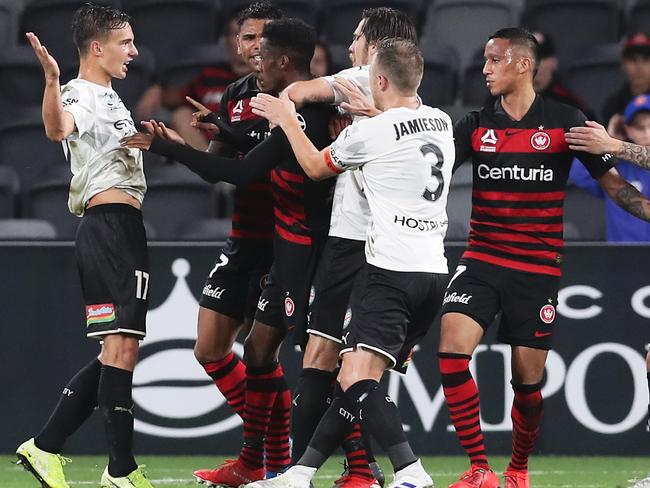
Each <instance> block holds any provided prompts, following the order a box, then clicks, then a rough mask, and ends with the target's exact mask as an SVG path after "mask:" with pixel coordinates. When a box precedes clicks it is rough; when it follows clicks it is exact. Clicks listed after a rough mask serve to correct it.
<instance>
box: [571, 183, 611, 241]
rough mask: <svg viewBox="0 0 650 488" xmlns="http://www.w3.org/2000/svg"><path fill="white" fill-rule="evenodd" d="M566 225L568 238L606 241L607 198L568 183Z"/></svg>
mask: <svg viewBox="0 0 650 488" xmlns="http://www.w3.org/2000/svg"><path fill="white" fill-rule="evenodd" d="M564 225H565V236H564V238H565V239H566V240H575V241H604V240H605V239H606V231H605V227H606V225H605V200H604V199H602V198H596V197H594V196H592V195H590V194H589V193H587V192H586V191H584V190H582V189H580V188H578V187H577V186H575V185H568V186H567V187H566V197H565V199H564Z"/></svg>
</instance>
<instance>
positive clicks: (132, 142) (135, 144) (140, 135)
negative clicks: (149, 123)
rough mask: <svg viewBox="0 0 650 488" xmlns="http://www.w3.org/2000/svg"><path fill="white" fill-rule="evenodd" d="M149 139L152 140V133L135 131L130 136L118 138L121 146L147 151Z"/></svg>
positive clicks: (149, 145) (149, 144)
mask: <svg viewBox="0 0 650 488" xmlns="http://www.w3.org/2000/svg"><path fill="white" fill-rule="evenodd" d="M151 141H153V134H145V133H144V132H137V133H135V134H133V135H132V136H126V137H123V138H122V139H120V145H121V146H122V147H128V148H132V149H141V150H143V151H148V150H149V148H150V147H151Z"/></svg>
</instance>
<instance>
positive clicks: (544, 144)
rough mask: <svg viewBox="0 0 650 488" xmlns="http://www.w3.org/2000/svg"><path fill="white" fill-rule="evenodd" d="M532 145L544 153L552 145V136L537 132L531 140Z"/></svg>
mask: <svg viewBox="0 0 650 488" xmlns="http://www.w3.org/2000/svg"><path fill="white" fill-rule="evenodd" d="M530 145H531V146H533V148H534V149H537V150H538V151H543V150H544V149H546V148H548V146H550V145H551V136H549V135H548V134H547V133H546V132H542V131H538V132H535V133H534V134H533V135H532V137H531V138H530Z"/></svg>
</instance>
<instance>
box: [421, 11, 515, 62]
mask: <svg viewBox="0 0 650 488" xmlns="http://www.w3.org/2000/svg"><path fill="white" fill-rule="evenodd" d="M519 4H520V2H519V1H517V0H436V1H435V2H432V3H431V4H430V6H429V9H428V11H427V14H426V20H425V23H424V27H423V28H422V36H421V40H420V45H421V47H422V50H423V51H427V50H428V49H429V46H437V45H439V44H452V45H453V46H454V47H455V48H456V50H457V51H458V54H459V55H460V61H461V66H465V65H466V64H467V63H468V62H469V60H470V59H471V57H472V56H473V54H474V53H475V52H476V50H477V49H478V48H481V47H482V46H483V45H484V44H485V41H486V40H487V38H488V36H489V35H490V34H492V33H493V32H494V31H496V30H497V29H500V28H502V27H507V26H514V25H518V24H519V14H520V5H519Z"/></svg>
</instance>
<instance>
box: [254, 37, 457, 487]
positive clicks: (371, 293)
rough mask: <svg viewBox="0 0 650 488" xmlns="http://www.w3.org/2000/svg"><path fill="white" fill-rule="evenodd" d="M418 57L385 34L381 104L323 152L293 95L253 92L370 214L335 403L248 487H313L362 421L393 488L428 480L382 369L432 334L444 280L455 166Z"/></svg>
mask: <svg viewBox="0 0 650 488" xmlns="http://www.w3.org/2000/svg"><path fill="white" fill-rule="evenodd" d="M423 64H424V63H423V59H422V55H421V54H420V51H419V50H418V48H417V46H416V44H415V43H414V42H413V41H410V40H404V39H387V40H384V41H381V42H380V43H379V44H378V48H377V55H376V57H375V59H374V60H373V62H372V64H371V67H370V87H371V91H372V96H373V99H374V102H375V105H376V106H377V107H378V108H379V109H380V110H383V113H382V114H380V115H377V116H376V117H374V118H371V119H367V120H363V121H360V122H355V123H354V124H353V125H351V126H350V127H348V128H347V129H346V130H345V131H343V132H342V133H341V134H340V135H339V137H338V138H337V140H336V141H335V142H334V143H332V145H331V146H329V147H328V148H325V149H324V150H322V151H318V150H317V149H316V148H315V147H314V146H313V145H312V144H311V143H310V142H309V140H308V139H306V138H305V137H304V135H303V134H302V131H301V129H300V125H299V122H298V121H297V120H296V116H295V113H294V109H293V104H292V103H291V102H290V101H288V100H286V99H285V100H281V99H275V98H273V97H270V96H268V95H258V96H257V97H256V98H254V99H253V100H252V101H251V104H252V106H253V107H254V112H255V113H257V114H259V115H262V116H264V117H266V118H268V119H269V121H270V122H271V123H273V124H275V125H279V126H280V127H282V129H283V130H284V132H285V134H286V135H287V138H288V139H289V142H290V143H291V147H292V149H293V151H294V153H295V154H296V158H297V159H298V161H299V162H300V164H301V166H302V167H303V169H304V170H305V172H306V173H307V175H308V176H310V177H311V178H314V179H320V178H326V177H330V176H333V175H335V174H337V173H340V172H342V171H345V170H349V169H357V171H360V172H361V174H362V182H363V185H364V189H365V193H366V195H367V197H368V203H369V206H370V212H371V218H370V224H369V228H368V233H367V238H366V245H365V253H366V260H367V263H366V264H365V266H364V268H363V271H362V274H361V279H358V280H356V281H355V283H354V288H353V291H352V296H353V298H352V309H351V313H352V317H351V321H350V325H349V327H348V328H347V330H346V331H345V333H344V335H343V339H344V340H343V350H342V351H341V358H342V364H341V369H340V372H339V374H338V377H337V380H338V383H337V387H336V392H335V396H334V399H333V401H332V404H331V406H330V407H329V409H328V410H327V412H326V413H325V415H324V416H323V418H322V420H321V422H320V423H319V425H318V427H317V428H316V431H315V433H314V435H313V437H312V438H311V441H310V442H309V446H308V447H307V449H306V451H305V454H304V455H303V456H302V458H301V459H300V460H299V461H298V463H297V464H296V465H295V466H293V467H292V468H290V469H289V470H288V471H287V472H286V473H284V474H282V475H280V476H279V477H277V478H275V479H272V480H266V481H261V482H257V483H251V484H248V485H245V486H246V488H285V487H287V488H307V487H308V486H309V482H310V481H311V479H312V477H313V476H314V474H315V472H316V470H317V469H318V468H319V467H320V466H322V464H323V463H324V462H325V460H326V459H327V458H328V457H329V456H330V455H331V454H332V452H333V451H334V450H335V448H336V447H337V446H338V443H339V442H340V441H341V439H342V438H343V437H344V436H345V435H346V434H347V432H349V431H350V430H351V429H352V426H353V424H354V423H355V422H356V421H357V419H359V422H361V424H362V426H363V428H367V430H368V432H369V433H370V434H372V436H373V437H374V438H375V439H376V440H377V442H378V443H379V445H380V446H381V447H382V449H383V450H384V451H385V452H386V454H387V455H388V457H389V458H390V461H391V464H392V465H393V468H394V470H395V479H394V481H393V483H392V484H391V487H397V486H408V487H410V488H422V487H428V486H433V481H432V480H431V477H430V476H429V475H428V474H427V473H426V471H425V470H424V468H423V467H422V465H421V463H420V461H419V460H418V458H417V457H415V455H414V454H413V451H412V450H411V448H410V446H409V444H408V441H407V439H406V436H405V434H404V431H403V429H402V424H401V420H400V418H399V413H398V411H397V407H396V406H395V405H394V403H393V402H392V400H391V399H390V397H388V396H387V394H386V392H385V391H382V389H381V388H380V385H379V381H380V380H381V378H382V376H383V374H384V372H385V370H386V369H389V368H395V367H396V366H399V365H400V361H402V360H404V356H405V353H406V352H407V351H409V350H410V349H411V348H412V347H413V346H414V345H415V344H417V342H418V341H419V340H420V339H421V338H422V337H423V336H424V334H426V332H427V330H428V329H429V328H430V326H431V325H432V323H433V320H434V318H435V315H436V313H437V311H438V309H439V308H440V305H441V303H442V296H443V294H444V289H445V285H446V283H447V261H446V258H445V256H444V246H443V239H444V236H445V232H446V229H447V215H446V210H445V206H446V200H447V193H448V189H449V188H448V182H449V179H450V177H451V170H452V167H453V164H454V144H453V134H452V123H451V120H450V118H449V116H448V115H446V114H445V113H444V112H442V111H440V110H437V109H433V108H431V107H427V106H422V105H421V104H420V102H419V99H418V97H417V88H418V86H419V84H420V81H421V79H422V72H423Z"/></svg>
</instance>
